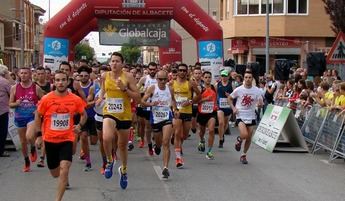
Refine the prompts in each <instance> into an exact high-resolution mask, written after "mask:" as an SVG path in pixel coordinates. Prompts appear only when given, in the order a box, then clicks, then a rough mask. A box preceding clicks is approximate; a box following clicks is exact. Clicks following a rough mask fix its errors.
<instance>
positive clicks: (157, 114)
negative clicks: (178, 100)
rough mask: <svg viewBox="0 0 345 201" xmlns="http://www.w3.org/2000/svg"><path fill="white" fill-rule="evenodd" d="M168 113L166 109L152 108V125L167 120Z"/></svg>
mask: <svg viewBox="0 0 345 201" xmlns="http://www.w3.org/2000/svg"><path fill="white" fill-rule="evenodd" d="M169 111H170V109H169V108H168V107H157V106H155V107H153V108H152V115H153V120H154V123H159V122H162V121H166V120H169Z"/></svg>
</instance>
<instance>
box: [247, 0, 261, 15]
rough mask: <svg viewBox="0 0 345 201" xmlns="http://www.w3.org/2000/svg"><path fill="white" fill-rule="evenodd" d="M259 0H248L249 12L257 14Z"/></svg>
mask: <svg viewBox="0 0 345 201" xmlns="http://www.w3.org/2000/svg"><path fill="white" fill-rule="evenodd" d="M259 6H260V0H249V14H259Z"/></svg>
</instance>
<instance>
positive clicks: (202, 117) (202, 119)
mask: <svg viewBox="0 0 345 201" xmlns="http://www.w3.org/2000/svg"><path fill="white" fill-rule="evenodd" d="M211 118H214V119H215V120H217V112H212V113H210V114H202V113H199V114H198V117H197V118H196V122H198V123H199V124H200V126H206V125H207V123H208V121H209V120H210V119H211Z"/></svg>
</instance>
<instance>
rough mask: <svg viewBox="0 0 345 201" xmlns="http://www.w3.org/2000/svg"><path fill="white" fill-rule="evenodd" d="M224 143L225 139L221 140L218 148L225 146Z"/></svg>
mask: <svg viewBox="0 0 345 201" xmlns="http://www.w3.org/2000/svg"><path fill="white" fill-rule="evenodd" d="M223 144H224V140H219V145H218V148H224V146H223Z"/></svg>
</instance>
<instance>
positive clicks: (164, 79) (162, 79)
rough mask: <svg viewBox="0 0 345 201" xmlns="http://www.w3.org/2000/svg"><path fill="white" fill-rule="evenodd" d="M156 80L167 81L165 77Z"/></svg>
mask: <svg viewBox="0 0 345 201" xmlns="http://www.w3.org/2000/svg"><path fill="white" fill-rule="evenodd" d="M157 80H159V81H162V82H163V81H167V78H157Z"/></svg>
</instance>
